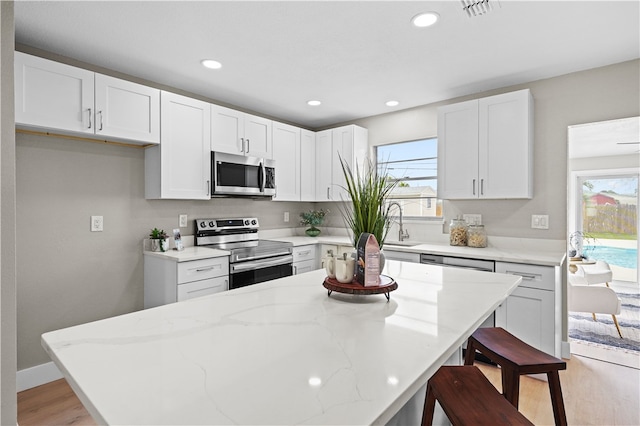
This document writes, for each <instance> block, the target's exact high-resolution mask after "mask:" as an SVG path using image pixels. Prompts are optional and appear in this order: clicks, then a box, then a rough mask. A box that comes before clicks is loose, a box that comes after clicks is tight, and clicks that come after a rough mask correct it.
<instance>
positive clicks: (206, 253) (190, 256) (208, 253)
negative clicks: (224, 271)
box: [144, 246, 231, 262]
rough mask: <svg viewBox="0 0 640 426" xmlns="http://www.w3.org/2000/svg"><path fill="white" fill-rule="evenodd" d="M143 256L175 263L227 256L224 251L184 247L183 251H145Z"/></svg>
mask: <svg viewBox="0 0 640 426" xmlns="http://www.w3.org/2000/svg"><path fill="white" fill-rule="evenodd" d="M144 254H145V256H154V257H159V258H161V259H168V260H173V261H175V262H189V261H191V260H200V259H210V258H212V257H221V256H229V255H230V254H231V253H229V252H228V251H226V250H218V249H213V248H209V247H195V246H194V247H185V248H184V250H181V251H178V250H174V249H171V250H168V251H165V252H161V251H145V252H144Z"/></svg>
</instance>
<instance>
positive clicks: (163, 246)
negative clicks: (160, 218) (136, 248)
mask: <svg viewBox="0 0 640 426" xmlns="http://www.w3.org/2000/svg"><path fill="white" fill-rule="evenodd" d="M149 238H151V251H167V250H168V249H169V236H168V235H167V233H166V232H164V230H163V229H158V228H153V229H152V230H151V232H150V233H149Z"/></svg>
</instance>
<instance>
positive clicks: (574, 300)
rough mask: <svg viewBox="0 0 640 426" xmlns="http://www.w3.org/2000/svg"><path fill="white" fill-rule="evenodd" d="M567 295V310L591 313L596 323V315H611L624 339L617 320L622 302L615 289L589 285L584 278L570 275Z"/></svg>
mask: <svg viewBox="0 0 640 426" xmlns="http://www.w3.org/2000/svg"><path fill="white" fill-rule="evenodd" d="M567 295H568V303H567V309H568V310H569V311H573V312H591V315H592V316H593V320H594V321H597V320H596V313H598V314H609V315H611V317H613V323H614V324H615V325H616V329H617V330H618V334H619V335H620V338H621V339H622V333H621V332H620V326H619V325H618V319H617V318H616V315H619V314H620V305H621V301H620V299H619V298H618V296H617V295H616V292H615V291H613V289H611V288H609V287H603V286H599V285H589V283H588V282H587V281H586V280H585V279H584V277H582V276H579V275H576V274H569V285H568V286H567Z"/></svg>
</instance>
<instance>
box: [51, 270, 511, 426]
mask: <svg viewBox="0 0 640 426" xmlns="http://www.w3.org/2000/svg"><path fill="white" fill-rule="evenodd" d="M384 272H385V274H387V275H389V276H392V277H394V278H395V279H396V281H397V282H398V284H399V287H398V289H397V290H396V291H394V292H392V293H391V300H390V301H389V302H387V300H386V298H385V296H384V295H373V296H352V295H345V294H339V293H335V292H334V293H333V294H332V295H331V296H330V297H329V296H328V295H327V291H326V290H325V289H324V287H323V286H322V281H323V279H324V277H325V274H324V272H323V271H321V270H317V271H312V272H308V273H306V274H302V275H297V276H291V277H286V278H281V279H278V280H274V281H269V282H265V283H261V284H256V285H253V286H249V287H243V288H240V289H236V290H232V291H227V292H223V293H218V294H215V295H210V296H204V297H200V298H196V299H191V300H188V301H184V302H179V303H173V304H170V305H165V306H160V307H157V308H153V309H148V310H144V311H138V312H134V313H130V314H126V315H122V316H118V317H114V318H109V319H105V320H101V321H96V322H92V323H88V324H83V325H79V326H75V327H71V328H67V329H62V330H57V331H52V332H49V333H45V334H44V335H43V336H42V343H43V346H44V348H45V350H46V351H47V353H48V354H49V356H50V357H51V358H52V360H53V361H54V362H55V363H56V365H57V366H58V367H59V368H60V370H61V371H62V372H63V374H64V376H65V377H66V379H67V381H68V382H69V383H70V384H71V386H72V388H73V389H74V391H75V392H76V394H77V395H78V396H79V398H80V400H81V401H82V402H83V404H84V405H85V407H86V408H87V410H88V411H89V412H90V413H91V415H92V416H93V417H94V419H95V420H96V421H97V422H98V423H104V424H252V425H254V424H270V425H281V424H323V425H329V424H334V425H335V424H340V425H346V424H358V425H362V424H384V423H386V422H387V421H388V420H389V419H391V417H392V416H393V415H394V414H395V413H396V412H397V411H398V410H399V409H400V408H401V407H402V406H403V405H404V404H405V403H406V402H407V401H408V400H409V398H411V396H412V395H413V394H415V393H416V391H417V390H418V389H419V388H420V387H421V386H422V385H424V383H426V381H427V379H428V378H429V377H430V376H431V375H432V374H433V373H434V372H435V371H436V370H437V368H439V366H440V365H442V363H443V362H444V361H445V360H446V359H447V358H449V356H450V355H451V354H453V353H454V352H455V351H456V350H457V348H458V347H459V346H460V344H461V343H462V342H463V341H464V340H465V339H466V338H467V337H468V336H469V335H470V334H471V333H472V332H473V330H475V329H476V328H477V326H478V325H479V324H480V323H481V322H482V321H483V320H484V319H485V318H486V317H488V316H489V315H490V314H491V313H492V312H493V311H494V310H495V309H496V307H497V306H498V305H499V304H500V303H501V302H502V301H503V300H504V299H505V298H506V297H507V296H508V295H509V294H510V293H511V292H512V291H513V290H514V289H515V288H516V287H517V286H518V284H519V283H520V281H521V278H520V277H518V276H514V275H503V274H493V273H488V272H478V271H470V270H463V269H453V268H442V267H438V266H429V265H421V264H414V263H406V262H397V261H391V260H389V261H387V264H386V268H385V271H384Z"/></svg>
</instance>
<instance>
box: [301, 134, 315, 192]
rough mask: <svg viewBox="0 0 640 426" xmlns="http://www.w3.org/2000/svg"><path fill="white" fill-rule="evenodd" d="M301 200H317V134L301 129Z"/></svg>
mask: <svg viewBox="0 0 640 426" xmlns="http://www.w3.org/2000/svg"><path fill="white" fill-rule="evenodd" d="M300 201H316V134H315V132H312V131H310V130H305V129H301V130H300Z"/></svg>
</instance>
